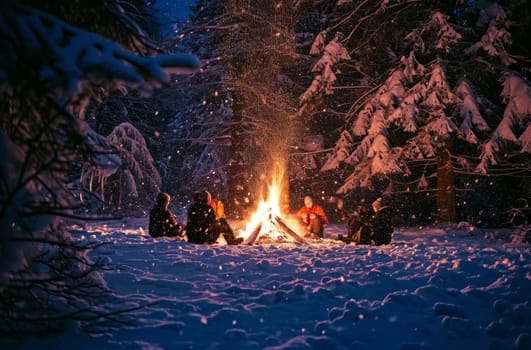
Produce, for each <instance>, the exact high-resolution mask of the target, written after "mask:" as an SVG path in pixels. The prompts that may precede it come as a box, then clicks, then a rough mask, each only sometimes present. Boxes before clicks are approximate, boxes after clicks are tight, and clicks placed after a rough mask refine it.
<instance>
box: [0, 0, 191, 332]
mask: <svg viewBox="0 0 531 350" xmlns="http://www.w3.org/2000/svg"><path fill="white" fill-rule="evenodd" d="M0 23H1V24H0V35H1V36H2V37H3V38H4V40H3V43H2V47H1V48H0V94H1V96H2V97H1V98H0V113H1V115H2V116H3V117H2V118H1V119H0V129H1V133H0V135H1V136H0V140H1V142H0V143H1V146H0V147H1V148H2V150H1V151H2V154H4V161H3V162H2V166H1V167H0V179H1V181H0V182H1V185H0V203H1V204H0V227H2V231H1V235H2V239H1V240H0V242H1V243H0V250H1V251H2V254H0V259H1V264H0V265H1V267H2V271H1V273H0V275H1V276H2V277H1V281H0V300H2V303H0V309H1V311H0V312H1V313H2V318H1V319H0V332H1V333H4V334H7V333H8V334H10V336H23V335H26V334H48V335H49V334H51V333H52V332H60V331H61V330H62V329H63V326H64V322H65V321H67V320H69V321H73V322H75V323H72V324H77V325H78V326H79V327H81V328H84V327H87V326H88V325H91V326H92V329H93V330H96V329H97V328H98V323H97V322H99V321H97V320H100V321H101V322H103V323H105V321H106V320H109V317H115V316H117V313H119V312H120V310H116V307H117V306H116V305H107V304H105V303H104V302H103V301H102V296H103V295H104V292H105V289H106V286H105V284H104V283H102V280H101V278H100V276H99V275H98V271H99V270H100V268H101V266H102V262H101V261H92V260H91V259H89V257H88V253H89V252H90V251H91V250H92V249H93V248H95V247H96V244H94V243H92V242H83V241H79V240H76V239H74V238H72V236H71V235H70V233H69V232H68V231H67V227H66V222H65V220H63V218H69V217H72V209H74V208H75V207H77V206H78V205H79V203H78V202H77V200H76V197H75V196H74V195H73V193H72V191H71V188H70V187H69V185H70V176H69V175H70V174H71V173H76V172H78V171H79V170H80V169H79V168H76V166H78V165H80V164H82V163H84V162H90V161H93V162H94V164H98V163H99V164H105V166H109V164H108V162H101V160H102V159H101V155H102V154H105V153H109V148H108V145H107V144H105V142H100V141H102V139H101V138H100V137H94V136H95V135H94V133H93V132H92V131H91V129H90V128H89V127H88V125H87V124H86V123H85V122H84V120H83V119H82V118H80V117H79V116H78V115H74V114H72V113H70V112H72V111H79V112H80V113H81V112H83V106H84V105H85V103H84V101H86V100H87V99H88V98H89V96H94V95H95V91H96V90H98V89H100V87H102V86H104V87H108V88H118V87H121V86H126V85H127V84H131V85H136V86H145V87H146V88H148V87H149V86H150V85H152V84H154V85H156V84H162V83H165V82H167V80H168V79H169V74H168V73H169V71H171V70H173V69H178V70H182V69H186V70H188V71H189V70H191V69H195V68H196V67H197V66H198V62H197V60H196V59H195V57H193V56H188V55H182V56H160V57H153V58H147V57H141V56H136V55H134V54H132V53H130V52H128V51H125V50H124V49H123V48H121V47H120V46H118V45H117V44H115V43H114V42H112V41H108V40H106V39H103V38H102V37H100V36H97V35H94V34H91V33H89V32H86V31H83V30H81V29H79V28H77V27H74V26H71V25H69V24H67V23H65V22H63V21H61V20H59V19H57V18H56V17H54V16H51V15H49V14H47V13H45V12H41V11H38V10H35V9H34V8H31V7H28V6H24V5H21V4H20V3H19V2H16V1H14V2H0ZM108 160H109V159H108ZM77 174H79V173H77ZM76 177H77V176H76ZM118 307H119V306H118ZM111 309H112V310H113V311H112V312H111V311H109V310H111ZM122 311H125V309H122ZM111 314H112V315H114V316H111ZM115 320H116V318H115Z"/></svg>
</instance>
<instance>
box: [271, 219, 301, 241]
mask: <svg viewBox="0 0 531 350" xmlns="http://www.w3.org/2000/svg"><path fill="white" fill-rule="evenodd" d="M275 222H276V224H277V225H278V226H280V228H281V229H282V230H283V231H284V232H286V233H287V234H288V235H289V236H290V237H291V238H293V239H294V240H295V242H297V243H304V239H303V238H302V237H301V236H299V235H298V234H297V233H296V232H295V231H293V230H292V229H291V228H289V226H288V225H286V223H285V222H284V220H282V218H281V217H280V216H275Z"/></svg>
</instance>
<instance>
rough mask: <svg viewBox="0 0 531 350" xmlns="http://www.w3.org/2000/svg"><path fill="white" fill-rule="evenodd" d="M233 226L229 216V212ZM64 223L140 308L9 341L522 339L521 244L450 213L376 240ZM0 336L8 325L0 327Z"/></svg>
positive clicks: (445, 344) (162, 344) (525, 337)
mask: <svg viewBox="0 0 531 350" xmlns="http://www.w3.org/2000/svg"><path fill="white" fill-rule="evenodd" d="M231 224H232V225H233V226H234V227H236V228H237V227H239V226H243V225H242V223H241V222H231ZM71 231H72V234H73V235H74V237H77V238H79V239H82V240H98V241H101V242H106V243H108V244H107V245H104V246H103V247H102V248H100V251H99V253H98V254H101V255H102V256H104V257H106V258H107V259H108V261H109V262H111V263H112V264H113V265H115V266H119V269H116V270H108V271H104V272H103V277H104V279H105V281H106V283H107V284H108V286H109V287H110V288H111V289H112V294H111V296H110V299H111V300H115V301H116V302H117V303H119V302H123V303H128V304H132V305H140V306H143V307H142V308H140V309H138V310H136V311H133V312H132V313H131V314H130V315H129V321H130V322H131V323H130V324H129V325H124V326H123V327H121V328H120V329H119V330H117V331H109V332H105V333H103V334H101V335H99V336H96V337H92V338H90V337H88V336H86V335H84V334H82V333H79V331H77V330H76V328H75V327H72V326H70V327H69V328H68V329H65V333H64V334H63V335H61V336H59V337H56V338H49V339H45V340H36V339H31V338H25V339H24V342H23V343H22V344H19V346H18V347H15V346H14V345H13V344H6V345H13V347H9V348H19V349H33V348H36V347H37V346H38V347H42V346H43V345H44V344H45V348H67V347H70V346H71V345H72V344H76V348H77V349H79V350H81V349H95V348H99V349H103V348H104V349H181V348H188V349H229V348H230V349H310V348H311V349H401V350H406V349H452V348H455V349H467V348H470V349H519V350H523V349H529V348H530V344H531V305H530V304H529V295H531V294H530V293H531V273H530V271H531V269H530V268H531V265H530V264H531V260H530V246H529V245H523V244H516V243H511V242H510V241H509V240H507V239H504V238H503V237H504V235H505V234H507V232H504V231H501V230H500V229H498V230H496V231H482V230H480V229H478V228H475V227H471V226H468V225H466V224H461V225H457V226H452V227H450V226H448V227H445V226H432V227H418V228H397V229H395V232H394V236H393V243H392V244H391V245H389V246H381V247H373V246H355V245H345V244H344V243H342V242H338V241H335V240H333V238H335V237H337V235H338V234H345V231H346V230H345V228H344V227H343V226H342V225H341V224H329V225H327V226H326V228H325V237H326V239H325V240H324V242H323V243H316V242H310V243H308V244H300V245H298V244H291V243H283V244H277V245H273V244H266V245H254V246H223V245H213V246H208V245H193V244H189V243H187V242H184V241H176V240H174V239H169V238H159V239H153V238H151V237H149V236H148V235H147V220H146V219H131V220H127V221H123V222H122V221H115V222H111V221H107V222H91V223H89V224H87V225H86V226H84V227H83V228H79V227H78V226H73V227H72V229H71ZM6 340H7V339H6Z"/></svg>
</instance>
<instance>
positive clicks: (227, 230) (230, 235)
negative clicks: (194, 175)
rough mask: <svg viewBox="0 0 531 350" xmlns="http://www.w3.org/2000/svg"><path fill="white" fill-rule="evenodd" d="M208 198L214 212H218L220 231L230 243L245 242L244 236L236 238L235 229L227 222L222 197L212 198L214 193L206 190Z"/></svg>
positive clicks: (217, 218)
mask: <svg viewBox="0 0 531 350" xmlns="http://www.w3.org/2000/svg"><path fill="white" fill-rule="evenodd" d="M206 193H207V198H208V202H207V203H208V205H210V206H211V207H212V208H213V209H214V213H215V214H216V221H217V223H218V225H219V231H220V232H221V234H222V235H223V237H224V238H225V240H226V241H227V243H228V244H231V245H233V244H240V243H241V242H243V238H236V236H235V235H234V231H233V230H232V228H231V227H230V225H229V223H228V222H227V218H226V216H225V206H224V205H223V202H222V201H221V199H219V197H218V198H215V199H214V198H212V195H211V194H210V192H208V191H206Z"/></svg>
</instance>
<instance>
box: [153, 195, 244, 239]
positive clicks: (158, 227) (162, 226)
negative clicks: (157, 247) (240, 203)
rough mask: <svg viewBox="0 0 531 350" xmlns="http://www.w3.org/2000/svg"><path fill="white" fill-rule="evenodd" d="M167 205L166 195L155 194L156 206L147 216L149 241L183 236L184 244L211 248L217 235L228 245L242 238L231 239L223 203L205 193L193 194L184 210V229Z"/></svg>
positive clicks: (231, 233)
mask: <svg viewBox="0 0 531 350" xmlns="http://www.w3.org/2000/svg"><path fill="white" fill-rule="evenodd" d="M169 203H170V195H169V194H167V193H164V192H162V193H159V194H158V196H157V202H156V204H155V206H154V207H153V209H151V211H150V213H149V235H150V236H151V237H162V236H167V237H176V236H183V235H184V233H185V232H186V236H187V237H188V242H192V243H197V244H205V243H206V244H212V243H214V242H216V241H217V240H218V239H219V237H220V235H222V236H223V237H224V238H225V241H226V242H227V244H230V245H234V244H239V243H241V242H242V241H243V238H236V237H235V235H234V231H233V230H232V228H231V227H230V225H229V224H228V223H227V219H226V218H225V207H224V206H223V202H221V200H219V199H218V200H215V199H213V198H212V195H211V194H210V193H209V192H208V191H202V192H197V193H196V194H194V203H193V204H192V205H190V207H189V208H188V219H187V222H186V226H185V225H184V224H180V223H178V222H177V217H176V216H175V214H174V213H172V212H171V210H170V209H169Z"/></svg>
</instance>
